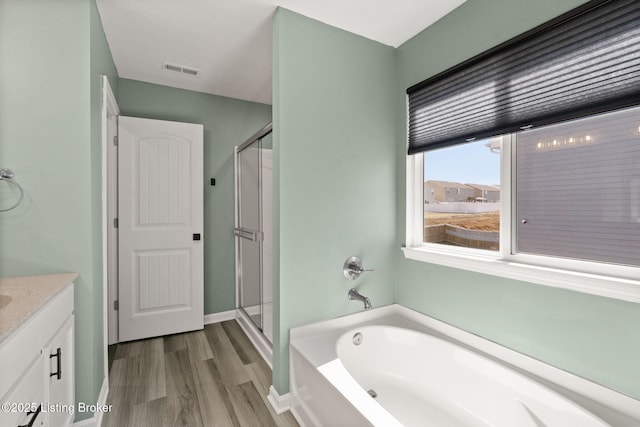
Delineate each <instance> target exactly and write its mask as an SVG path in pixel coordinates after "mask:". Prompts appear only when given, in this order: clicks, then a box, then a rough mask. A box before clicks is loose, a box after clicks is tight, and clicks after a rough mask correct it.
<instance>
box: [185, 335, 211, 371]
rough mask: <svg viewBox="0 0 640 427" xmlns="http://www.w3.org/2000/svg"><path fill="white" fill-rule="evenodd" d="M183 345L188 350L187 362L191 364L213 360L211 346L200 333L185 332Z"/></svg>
mask: <svg viewBox="0 0 640 427" xmlns="http://www.w3.org/2000/svg"><path fill="white" fill-rule="evenodd" d="M184 339H185V343H186V346H187V349H188V350H189V360H190V361H191V363H197V362H201V361H203V360H209V359H212V358H213V352H212V351H211V346H210V345H209V342H208V341H207V336H206V335H205V333H204V330H202V331H194V332H187V333H185V334H184Z"/></svg>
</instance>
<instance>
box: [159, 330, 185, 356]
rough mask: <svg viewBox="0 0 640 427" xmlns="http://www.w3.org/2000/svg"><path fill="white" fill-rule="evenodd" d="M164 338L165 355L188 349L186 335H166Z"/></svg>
mask: <svg viewBox="0 0 640 427" xmlns="http://www.w3.org/2000/svg"><path fill="white" fill-rule="evenodd" d="M163 338H164V351H165V353H169V352H171V351H178V350H183V349H186V348H187V341H186V340H185V334H173V335H165V336H164V337H163Z"/></svg>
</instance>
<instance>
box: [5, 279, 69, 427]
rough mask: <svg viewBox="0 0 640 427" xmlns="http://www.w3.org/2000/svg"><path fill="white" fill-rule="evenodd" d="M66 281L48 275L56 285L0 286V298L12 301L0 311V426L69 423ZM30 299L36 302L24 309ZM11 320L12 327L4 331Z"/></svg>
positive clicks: (58, 426) (56, 426) (55, 426)
mask: <svg viewBox="0 0 640 427" xmlns="http://www.w3.org/2000/svg"><path fill="white" fill-rule="evenodd" d="M67 276H68V277H67ZM67 276H64V275H51V277H52V278H53V279H54V280H58V281H59V282H60V283H58V286H53V285H51V286H49V285H47V286H43V287H38V286H35V285H34V286H29V285H25V286H22V284H21V286H15V287H10V286H7V283H9V282H8V281H9V280H11V279H1V281H0V295H5V297H9V298H11V299H12V301H11V302H10V303H9V304H8V305H6V306H5V307H2V308H0V310H2V311H0V332H1V333H0V338H1V340H0V396H1V397H0V405H2V406H1V408H0V426H2V427H21V426H22V427H36V426H38V427H40V426H45V427H48V426H51V427H66V426H70V425H71V423H72V421H73V418H74V401H75V394H74V369H75V366H74V352H75V350H74V316H73V283H71V280H73V279H75V277H76V276H75V275H67ZM33 277H37V278H45V277H49V276H33ZM70 279H71V280H70ZM42 280H44V279H42ZM63 282H65V283H63ZM10 283H13V282H10ZM29 283H31V282H29ZM47 283H48V282H47ZM43 289H44V291H43ZM43 293H44V294H45V295H43ZM32 297H33V298H36V299H39V301H36V302H35V303H33V304H31V305H30V301H29V298H32ZM11 304H16V306H11ZM20 310H22V311H25V310H26V311H27V313H22V311H20ZM14 317H15V318H16V323H15V324H13V325H11V324H10V325H8V326H7V322H8V321H9V319H10V318H14ZM12 321H13V320H12ZM7 327H8V328H9V329H8V330H3V328H4V329H7Z"/></svg>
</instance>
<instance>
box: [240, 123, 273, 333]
mask: <svg viewBox="0 0 640 427" xmlns="http://www.w3.org/2000/svg"><path fill="white" fill-rule="evenodd" d="M271 132H272V124H271V123H269V124H267V125H266V126H264V127H263V128H262V129H260V130H259V131H257V132H256V133H255V134H253V135H252V136H251V137H250V138H249V139H247V140H246V141H245V142H243V143H242V144H240V145H238V146H236V147H235V148H234V152H233V164H234V206H235V215H234V230H233V234H234V246H235V284H236V309H239V310H241V311H242V312H243V313H244V315H245V316H246V317H248V318H249V319H251V321H252V322H253V324H254V326H255V327H256V328H258V329H259V330H260V332H263V329H264V308H263V307H262V305H263V302H262V298H263V289H262V287H263V281H262V271H263V267H262V256H263V255H262V238H263V233H262V228H263V227H262V214H260V230H251V229H246V228H242V227H240V222H241V221H240V215H241V209H240V196H239V195H240V172H241V171H239V170H238V168H239V166H238V165H239V159H240V153H241V152H242V151H243V150H245V149H246V148H249V147H250V146H251V145H253V144H254V143H255V142H257V141H259V140H261V139H262V138H264V137H265V136H267V135H269V134H270V133H271ZM260 163H261V162H260ZM258 170H261V167H260V165H259V168H258ZM260 185H261V184H260ZM258 194H259V197H260V198H261V197H262V196H261V191H259V192H258ZM259 206H260V208H261V207H262V200H260V201H259ZM237 239H247V240H251V241H254V242H260V254H259V265H258V268H259V269H260V286H259V299H260V325H256V324H255V322H254V321H253V319H252V317H251V315H249V313H247V311H246V310H245V308H244V307H243V306H242V304H241V301H242V295H241V293H242V289H241V286H242V284H241V283H240V280H241V278H240V275H239V273H238V272H239V271H242V257H241V255H240V245H239V244H238V243H237V242H238V240H237Z"/></svg>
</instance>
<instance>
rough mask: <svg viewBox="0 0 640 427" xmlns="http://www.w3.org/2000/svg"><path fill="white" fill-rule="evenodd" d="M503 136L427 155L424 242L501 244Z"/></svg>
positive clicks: (475, 245) (478, 245)
mask: <svg viewBox="0 0 640 427" xmlns="http://www.w3.org/2000/svg"><path fill="white" fill-rule="evenodd" d="M500 141H501V140H500V138H495V139H489V140H482V141H477V142H470V143H467V144H461V145H455V146H452V147H446V148H441V149H438V150H431V151H426V152H425V153H424V154H423V155H424V179H423V183H424V193H423V194H424V197H423V202H424V232H423V241H424V242H427V243H440V244H445V245H454V246H463V247H469V248H477V249H487V250H496V251H497V250H498V249H499V243H500Z"/></svg>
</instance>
